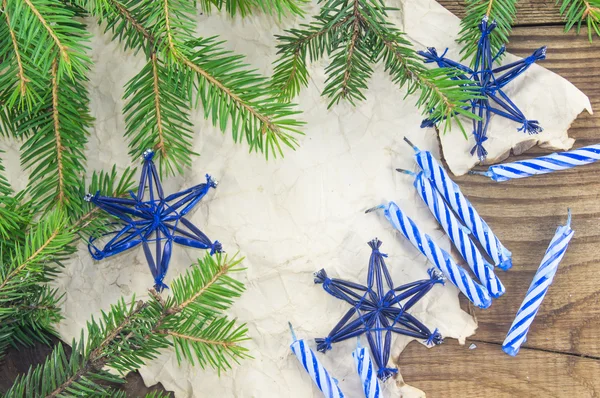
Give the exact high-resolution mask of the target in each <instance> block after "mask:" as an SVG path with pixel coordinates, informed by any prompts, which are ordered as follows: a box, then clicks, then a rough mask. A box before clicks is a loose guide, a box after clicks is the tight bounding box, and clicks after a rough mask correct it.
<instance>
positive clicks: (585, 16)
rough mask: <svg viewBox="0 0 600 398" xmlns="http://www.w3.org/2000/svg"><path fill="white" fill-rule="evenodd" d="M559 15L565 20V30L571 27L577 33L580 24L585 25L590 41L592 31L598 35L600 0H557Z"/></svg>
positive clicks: (599, 29) (599, 31) (599, 34)
mask: <svg viewBox="0 0 600 398" xmlns="http://www.w3.org/2000/svg"><path fill="white" fill-rule="evenodd" d="M556 4H559V5H560V15H562V16H563V19H564V20H565V22H566V24H565V32H568V31H569V30H571V29H573V28H574V29H575V31H576V32H577V33H578V34H579V32H580V31H581V26H582V25H583V26H586V27H587V31H588V38H589V40H590V42H591V41H592V37H593V35H594V33H596V35H598V36H600V0H557V1H556Z"/></svg>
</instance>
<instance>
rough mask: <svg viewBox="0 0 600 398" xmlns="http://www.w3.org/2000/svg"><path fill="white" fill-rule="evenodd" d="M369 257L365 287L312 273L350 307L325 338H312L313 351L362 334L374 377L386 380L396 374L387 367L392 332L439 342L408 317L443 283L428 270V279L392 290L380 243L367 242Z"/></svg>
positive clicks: (428, 331) (438, 334)
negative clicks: (369, 352) (366, 344)
mask: <svg viewBox="0 0 600 398" xmlns="http://www.w3.org/2000/svg"><path fill="white" fill-rule="evenodd" d="M369 246H370V247H371V250H372V251H371V258H370V260H369V270H368V277H367V286H363V285H359V284H357V283H354V282H348V281H343V280H340V279H331V278H329V277H328V276H327V273H326V272H325V270H324V269H322V270H320V271H318V272H316V273H315V283H320V284H322V285H323V289H324V290H325V291H326V292H327V293H329V294H331V295H332V296H333V297H335V298H338V299H340V300H343V301H346V302H347V303H348V304H350V305H351V306H352V308H350V310H348V312H347V313H346V314H345V315H344V316H343V317H342V319H341V320H340V321H339V322H338V324H337V325H336V326H335V327H334V328H333V329H332V330H331V332H330V333H329V335H328V336H327V337H325V338H319V339H315V341H316V343H317V350H318V351H321V352H325V351H327V350H330V349H331V348H332V347H331V344H332V343H337V342H340V341H343V340H346V339H349V338H353V337H357V336H360V335H361V334H365V335H366V337H367V341H368V342H369V347H370V349H371V353H372V354H373V359H374V361H375V364H376V365H377V368H378V371H377V377H379V379H381V380H386V379H387V378H389V377H390V376H392V375H393V374H395V373H397V372H398V369H396V368H388V367H387V363H388V361H389V359H390V351H391V345H392V333H399V334H403V335H406V336H410V337H415V338H417V339H422V340H424V341H425V342H426V343H427V344H428V345H433V344H435V345H437V344H441V343H442V341H443V340H442V336H441V335H440V333H439V332H438V330H437V329H436V330H434V331H433V332H431V331H430V330H429V328H427V326H425V325H423V323H421V321H419V320H418V319H417V318H415V317H414V316H412V315H411V314H409V313H408V312H407V311H408V310H409V309H410V308H412V307H413V306H414V305H415V304H416V303H417V302H418V301H419V300H420V299H421V298H423V296H425V294H427V293H428V292H429V291H430V290H431V288H432V287H433V286H434V285H435V284H437V283H443V282H444V279H443V277H442V274H441V273H439V272H438V271H437V270H435V269H433V268H432V269H430V270H429V271H428V273H429V276H430V278H429V279H425V280H420V281H416V282H412V283H408V284H406V285H402V286H399V287H394V283H393V282H392V278H391V276H390V273H389V271H388V269H387V267H386V265H385V261H384V257H387V255H385V254H383V253H381V252H380V251H379V247H380V246H381V241H379V240H378V239H374V240H372V241H370V242H369Z"/></svg>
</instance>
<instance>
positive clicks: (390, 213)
mask: <svg viewBox="0 0 600 398" xmlns="http://www.w3.org/2000/svg"><path fill="white" fill-rule="evenodd" d="M383 209H384V210H385V217H386V218H387V219H388V221H389V222H390V223H391V224H392V226H394V228H396V229H397V230H398V231H400V232H401V233H402V235H404V237H405V238H406V239H408V240H409V241H410V243H412V244H413V246H414V247H416V248H417V249H418V250H419V251H420V252H421V253H423V254H424V255H425V257H427V259H428V260H429V261H430V262H431V263H432V264H433V265H435V266H436V267H437V268H438V269H439V270H440V271H442V273H443V274H444V276H445V277H446V278H447V279H448V280H449V281H450V282H451V283H452V284H453V285H454V286H456V287H457V288H458V290H460V291H461V292H462V293H463V294H464V295H465V296H466V297H467V298H468V299H469V301H471V302H472V303H473V304H474V305H475V306H477V307H479V308H488V307H489V306H490V305H491V304H492V299H491V297H490V294H489V292H488V291H487V289H486V288H485V287H483V286H481V285H480V284H479V283H477V282H475V281H474V280H473V278H471V277H470V276H469V274H468V273H467V271H465V270H464V269H463V268H462V267H460V266H459V265H457V264H456V262H455V261H454V260H453V259H452V256H450V254H449V253H448V252H446V251H445V250H443V249H442V248H441V247H439V246H438V245H437V244H436V243H435V242H434V241H433V239H431V237H430V236H429V235H427V234H425V233H422V232H421V231H419V228H418V227H417V225H416V224H415V223H414V221H413V220H411V219H410V218H409V217H407V216H406V215H405V214H404V213H403V212H402V210H400V208H399V207H398V205H396V204H395V203H394V202H390V203H389V204H388V206H387V207H385V206H383Z"/></svg>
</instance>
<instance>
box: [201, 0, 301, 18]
mask: <svg viewBox="0 0 600 398" xmlns="http://www.w3.org/2000/svg"><path fill="white" fill-rule="evenodd" d="M198 2H199V3H200V8H201V9H202V11H203V12H205V13H207V14H210V13H211V12H212V11H214V10H215V9H216V10H218V11H221V10H223V9H225V11H226V12H227V13H228V14H229V15H231V16H236V15H238V14H239V15H240V16H242V17H246V16H248V15H251V14H254V13H255V12H256V11H260V12H262V13H264V14H268V15H276V16H278V17H279V18H282V17H284V16H286V15H296V16H303V15H304V10H303V9H302V6H304V5H305V4H306V3H307V0H199V1H198Z"/></svg>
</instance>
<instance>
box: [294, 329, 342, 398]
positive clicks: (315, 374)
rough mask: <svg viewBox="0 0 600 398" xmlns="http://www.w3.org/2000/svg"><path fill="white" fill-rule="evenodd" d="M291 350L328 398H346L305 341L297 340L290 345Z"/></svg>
mask: <svg viewBox="0 0 600 398" xmlns="http://www.w3.org/2000/svg"><path fill="white" fill-rule="evenodd" d="M290 348H291V349H292V352H293V353H294V355H296V358H298V361H299V362H300V364H302V367H303V368H304V369H305V370H306V372H307V373H308V374H309V376H310V378H311V379H312V381H313V382H314V383H315V385H316V386H317V387H318V388H319V390H321V391H322V392H323V395H324V396H325V397H326V398H343V397H344V394H343V393H342V391H341V390H340V388H339V387H338V385H337V381H336V380H335V379H334V378H333V377H332V376H331V375H330V374H329V372H327V369H325V367H324V366H323V364H321V362H320V361H319V360H318V358H317V357H316V355H315V353H314V352H313V350H311V349H310V347H309V346H308V345H307V344H306V343H305V342H304V340H295V341H294V342H293V343H292V344H291V345H290Z"/></svg>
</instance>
